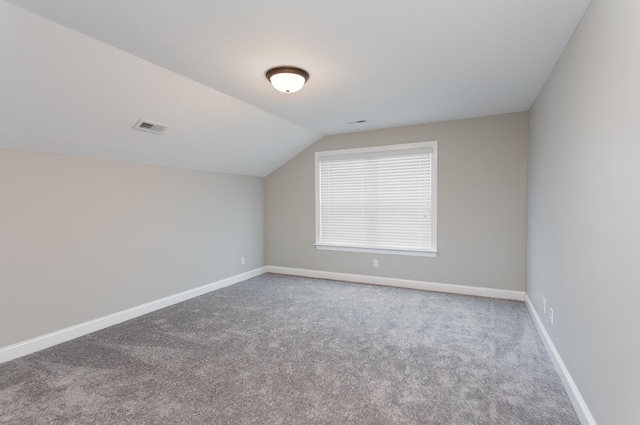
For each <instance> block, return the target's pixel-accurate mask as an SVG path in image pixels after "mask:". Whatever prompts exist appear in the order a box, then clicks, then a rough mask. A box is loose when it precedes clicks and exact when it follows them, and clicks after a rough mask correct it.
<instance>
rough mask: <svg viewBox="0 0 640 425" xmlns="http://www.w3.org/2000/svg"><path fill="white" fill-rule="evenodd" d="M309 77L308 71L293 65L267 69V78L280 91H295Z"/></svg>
mask: <svg viewBox="0 0 640 425" xmlns="http://www.w3.org/2000/svg"><path fill="white" fill-rule="evenodd" d="M308 79H309V73H308V72H307V71H305V70H304V69H300V68H296V67H293V66H279V67H277V68H271V69H270V70H268V71H267V80H269V81H270V82H271V85H272V86H273V87H274V88H275V89H276V90H278V91H281V92H282V93H295V92H297V91H298V90H300V89H301V88H302V86H304V83H306V82H307V80H308Z"/></svg>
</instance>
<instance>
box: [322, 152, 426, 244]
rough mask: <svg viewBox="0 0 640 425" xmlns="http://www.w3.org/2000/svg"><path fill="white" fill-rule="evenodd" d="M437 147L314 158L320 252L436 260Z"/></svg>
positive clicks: (348, 153)
mask: <svg viewBox="0 0 640 425" xmlns="http://www.w3.org/2000/svg"><path fill="white" fill-rule="evenodd" d="M437 157H438V149H437V142H422V143H410V144H402V145H391V146H379V147H373V148H364V149H345V150H338V151H328V152H316V247H317V248H318V249H333V250H340V251H363V252H381V253H389V254H404V255H423V256H432V257H433V256H435V255H436V252H437V244H436V186H437V185H436V178H437Z"/></svg>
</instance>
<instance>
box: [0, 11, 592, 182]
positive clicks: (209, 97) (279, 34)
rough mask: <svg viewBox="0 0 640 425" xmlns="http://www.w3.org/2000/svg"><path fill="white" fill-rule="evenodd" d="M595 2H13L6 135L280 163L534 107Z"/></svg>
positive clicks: (5, 141) (0, 37) (1, 85)
mask: <svg viewBox="0 0 640 425" xmlns="http://www.w3.org/2000/svg"><path fill="white" fill-rule="evenodd" d="M588 4H589V0H562V1H558V0H536V1H526V2H524V1H513V0H483V1H470V0H406V1H404V0H400V1H394V2H392V1H389V0H323V1H306V0H297V1H294V0H271V1H264V0H217V1H212V0H180V1H177V0H155V1H154V0H138V1H132V0H111V1H98V0H85V1H81V2H79V1H77V0H56V1H50V0H9V1H0V60H1V61H2V69H1V70H0V91H1V93H2V96H0V106H1V107H2V111H3V113H2V116H0V123H1V125H0V138H1V140H0V147H6V148H15V149H27V150H34V151H44V152H54V153H62V154H70V155H80V156H91V157H102V158H109V159H118V160H126V161H134V162H142V163H150V164H159V165H168V166H176V167H182V168H190V169H197V170H206V171H216V172H228V173H238V174H247V175H255V176H265V175H267V174H269V173H270V172H271V171H273V170H274V169H276V168H277V167H279V166H280V165H281V164H283V163H284V162H286V161H287V160H288V159H290V158H291V157H293V156H295V155H296V154H297V153H299V152H300V151H302V150H303V149H305V148H306V147H308V146H309V145H310V144H312V143H314V142H315V141H316V140H318V139H319V138H320V137H322V136H323V135H329V134H338V133H346V132H354V131H363V130H371V129H379V128H387V127H396V126H403V125H411V124H419V123H426V122H434V121H444V120H451V119H460V118H470V117H478V116H485V115H493V114H500V113H508V112H515V111H526V110H528V109H529V108H530V106H531V104H532V103H533V101H534V100H535V98H536V96H537V94H538V92H539V91H540V89H541V88H542V86H543V84H544V82H545V80H546V78H547V76H548V75H549V73H550V72H551V70H552V68H553V66H554V65H555V62H556V61H557V59H558V57H559V56H560V54H561V52H562V50H563V48H564V46H565V45H566V43H567V41H568V40H569V37H570V36H571V34H572V32H573V30H574V29H575V27H576V25H577V24H578V22H579V20H580V18H581V17H582V15H583V14H584V11H585V9H586V7H587V6H588ZM16 6H17V7H16ZM278 65H295V66H299V67H302V68H304V69H305V70H307V71H308V72H309V74H310V79H309V81H308V83H307V84H306V86H305V87H304V88H303V90H302V91H300V92H298V93H294V94H288V95H287V94H283V93H280V92H277V91H276V90H274V89H273V88H272V87H271V86H270V85H269V84H268V81H267V80H266V78H265V71H266V70H268V69H269V68H271V67H274V66H278ZM141 118H144V119H148V120H151V121H157V122H161V123H164V124H167V125H169V127H170V128H169V130H167V132H166V134H163V135H154V134H149V133H143V132H139V131H134V130H132V127H133V125H134V124H135V123H136V122H137V121H138V120H139V119H141ZM358 120H366V122H365V123H361V124H349V123H350V122H353V121H358Z"/></svg>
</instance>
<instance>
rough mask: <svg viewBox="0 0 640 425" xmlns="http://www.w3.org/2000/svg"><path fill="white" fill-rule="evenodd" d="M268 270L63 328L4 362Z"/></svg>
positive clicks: (10, 353)
mask: <svg viewBox="0 0 640 425" xmlns="http://www.w3.org/2000/svg"><path fill="white" fill-rule="evenodd" d="M265 271H266V270H265V268H264V267H260V268H257V269H255V270H251V271H248V272H245V273H241V274H237V275H235V276H231V277H228V278H226V279H222V280H219V281H216V282H213V283H209V284H207V285H203V286H200V287H198V288H194V289H189V290H187V291H184V292H180V293H178V294H174V295H170V296H168V297H164V298H160V299H158V300H155V301H151V302H148V303H145V304H141V305H139V306H136V307H132V308H129V309H126V310H123V311H119V312H117V313H113V314H109V315H108V316H104V317H99V318H97V319H94V320H89V321H88V322H84V323H80V324H77V325H74V326H69V327H68V328H65V329H61V330H59V331H55V332H51V333H48V334H46V335H42V336H39V337H36V338H32V339H29V340H27V341H23V342H19V343H17V344H13V345H9V346H7V347H3V348H0V363H4V362H7V361H9V360H13V359H16V358H18V357H22V356H26V355H27V354H31V353H35V352H36V351H40V350H43V349H45V348H49V347H52V346H54V345H57V344H61V343H63V342H66V341H70V340H72V339H75V338H78V337H80V336H83V335H87V334H90V333H91V332H95V331H99V330H101V329H104V328H107V327H109V326H113V325H116V324H118V323H121V322H124V321H126V320H130V319H133V318H135V317H138V316H142V315H144V314H147V313H151V312H152V311H155V310H159V309H161V308H164V307H168V306H170V305H173V304H177V303H179V302H182V301H186V300H188V299H191V298H194V297H198V296H200V295H204V294H206V293H208V292H212V291H216V290H218V289H222V288H226V287H227V286H231V285H234V284H236V283H239V282H242V281H244V280H247V279H251V278H252V277H256V276H259V275H261V274H263V273H265Z"/></svg>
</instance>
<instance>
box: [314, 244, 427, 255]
mask: <svg viewBox="0 0 640 425" xmlns="http://www.w3.org/2000/svg"><path fill="white" fill-rule="evenodd" d="M315 247H316V249H322V250H327V251H347V252H369V253H373V254H392V255H406V256H412V257H435V256H436V255H438V251H409V250H402V249H382V248H360V247H353V246H339V245H321V244H315Z"/></svg>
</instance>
